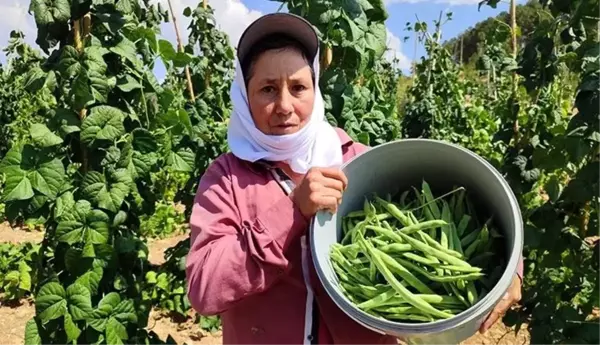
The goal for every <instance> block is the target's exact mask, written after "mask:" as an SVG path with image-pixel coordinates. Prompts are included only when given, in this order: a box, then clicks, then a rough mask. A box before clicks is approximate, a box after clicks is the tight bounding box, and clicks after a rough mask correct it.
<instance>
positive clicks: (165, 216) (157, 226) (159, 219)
mask: <svg viewBox="0 0 600 345" xmlns="http://www.w3.org/2000/svg"><path fill="white" fill-rule="evenodd" d="M154 209H155V212H154V214H152V215H151V216H146V215H144V216H142V217H140V233H141V234H142V235H143V236H146V237H158V238H164V237H168V236H173V235H175V234H178V233H183V232H184V230H185V227H184V223H185V215H184V210H183V209H182V208H181V207H177V205H174V204H173V203H163V202H158V203H157V205H156V206H155V208H154ZM146 278H147V277H146Z"/></svg>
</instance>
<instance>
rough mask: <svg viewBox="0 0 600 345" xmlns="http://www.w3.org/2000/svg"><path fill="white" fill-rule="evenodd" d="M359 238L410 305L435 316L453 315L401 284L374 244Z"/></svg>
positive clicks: (378, 266) (391, 283)
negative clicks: (376, 250) (435, 306)
mask: <svg viewBox="0 0 600 345" xmlns="http://www.w3.org/2000/svg"><path fill="white" fill-rule="evenodd" d="M358 240H359V241H360V243H362V245H363V246H365V248H366V251H367V252H368V255H369V256H370V258H371V259H372V260H373V261H374V262H375V265H377V269H378V270H379V272H380V273H381V274H382V275H383V277H384V278H385V280H386V281H387V282H388V284H390V285H391V286H392V287H393V288H394V289H395V290H396V292H397V293H398V295H400V297H402V298H403V299H404V300H406V301H407V302H408V303H409V304H410V305H412V306H414V307H416V308H419V309H421V310H424V311H426V312H427V313H430V314H432V315H434V316H438V317H441V318H445V319H446V318H450V317H452V316H453V315H451V314H448V313H444V312H442V311H440V310H437V309H436V308H434V307H433V306H431V304H429V303H427V302H425V301H423V300H422V299H420V298H418V297H415V296H414V294H413V293H412V292H410V291H409V290H408V289H407V288H405V287H404V286H402V284H400V282H398V280H396V278H395V277H394V275H393V274H392V272H390V270H389V269H388V268H387V266H386V264H385V263H384V262H383V260H382V259H381V258H380V257H379V255H378V254H377V253H375V248H373V247H372V245H371V244H370V243H369V242H367V241H365V240H364V239H363V238H359V239H358Z"/></svg>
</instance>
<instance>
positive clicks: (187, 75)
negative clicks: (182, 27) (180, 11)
mask: <svg viewBox="0 0 600 345" xmlns="http://www.w3.org/2000/svg"><path fill="white" fill-rule="evenodd" d="M167 2H168V3H169V10H170V11H171V18H172V19H173V26H174V27H175V35H176V36H177V49H178V50H179V51H180V52H183V44H181V36H180V35H179V26H178V25H177V18H176V17H175V12H174V11H173V6H172V5H171V0H167ZM185 78H186V79H187V88H188V92H189V94H190V99H191V100H192V102H196V97H194V87H193V86H192V77H191V76H190V69H189V67H188V66H187V65H186V66H185Z"/></svg>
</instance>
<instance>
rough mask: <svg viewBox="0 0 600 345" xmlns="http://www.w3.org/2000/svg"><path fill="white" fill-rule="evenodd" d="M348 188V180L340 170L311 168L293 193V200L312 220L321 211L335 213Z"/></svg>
mask: <svg viewBox="0 0 600 345" xmlns="http://www.w3.org/2000/svg"><path fill="white" fill-rule="evenodd" d="M347 186H348V179H347V178H346V175H344V173H343V172H342V171H341V170H340V169H336V168H311V169H310V170H308V172H307V173H306V174H305V175H304V177H303V179H302V181H301V182H300V184H299V185H298V186H297V187H296V188H295V189H294V191H293V192H292V193H291V198H292V200H293V201H294V203H295V204H296V205H297V206H298V208H300V211H301V212H302V214H303V215H304V216H305V217H306V218H310V217H312V216H314V215H315V214H316V213H317V212H318V211H320V210H329V211H331V212H332V213H333V212H335V211H336V210H337V207H338V205H339V204H341V202H342V193H343V192H344V190H345V189H346V187H347Z"/></svg>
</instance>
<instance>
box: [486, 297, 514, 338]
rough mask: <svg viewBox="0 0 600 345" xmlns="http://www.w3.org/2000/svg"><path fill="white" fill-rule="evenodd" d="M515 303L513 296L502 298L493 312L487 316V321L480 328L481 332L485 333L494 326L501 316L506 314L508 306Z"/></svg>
mask: <svg viewBox="0 0 600 345" xmlns="http://www.w3.org/2000/svg"><path fill="white" fill-rule="evenodd" d="M512 304H513V300H512V298H510V297H509V298H508V299H502V300H501V301H500V303H498V304H497V305H496V307H495V308H494V310H493V311H492V313H491V314H490V315H489V316H488V317H487V319H486V320H485V322H484V323H483V324H482V325H481V327H480V328H479V331H480V332H481V333H485V332H486V331H487V330H488V329H489V328H490V327H492V326H493V325H494V324H495V323H496V321H498V319H499V318H501V317H502V316H504V314H505V313H506V311H507V310H508V308H510V306H511V305H512Z"/></svg>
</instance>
